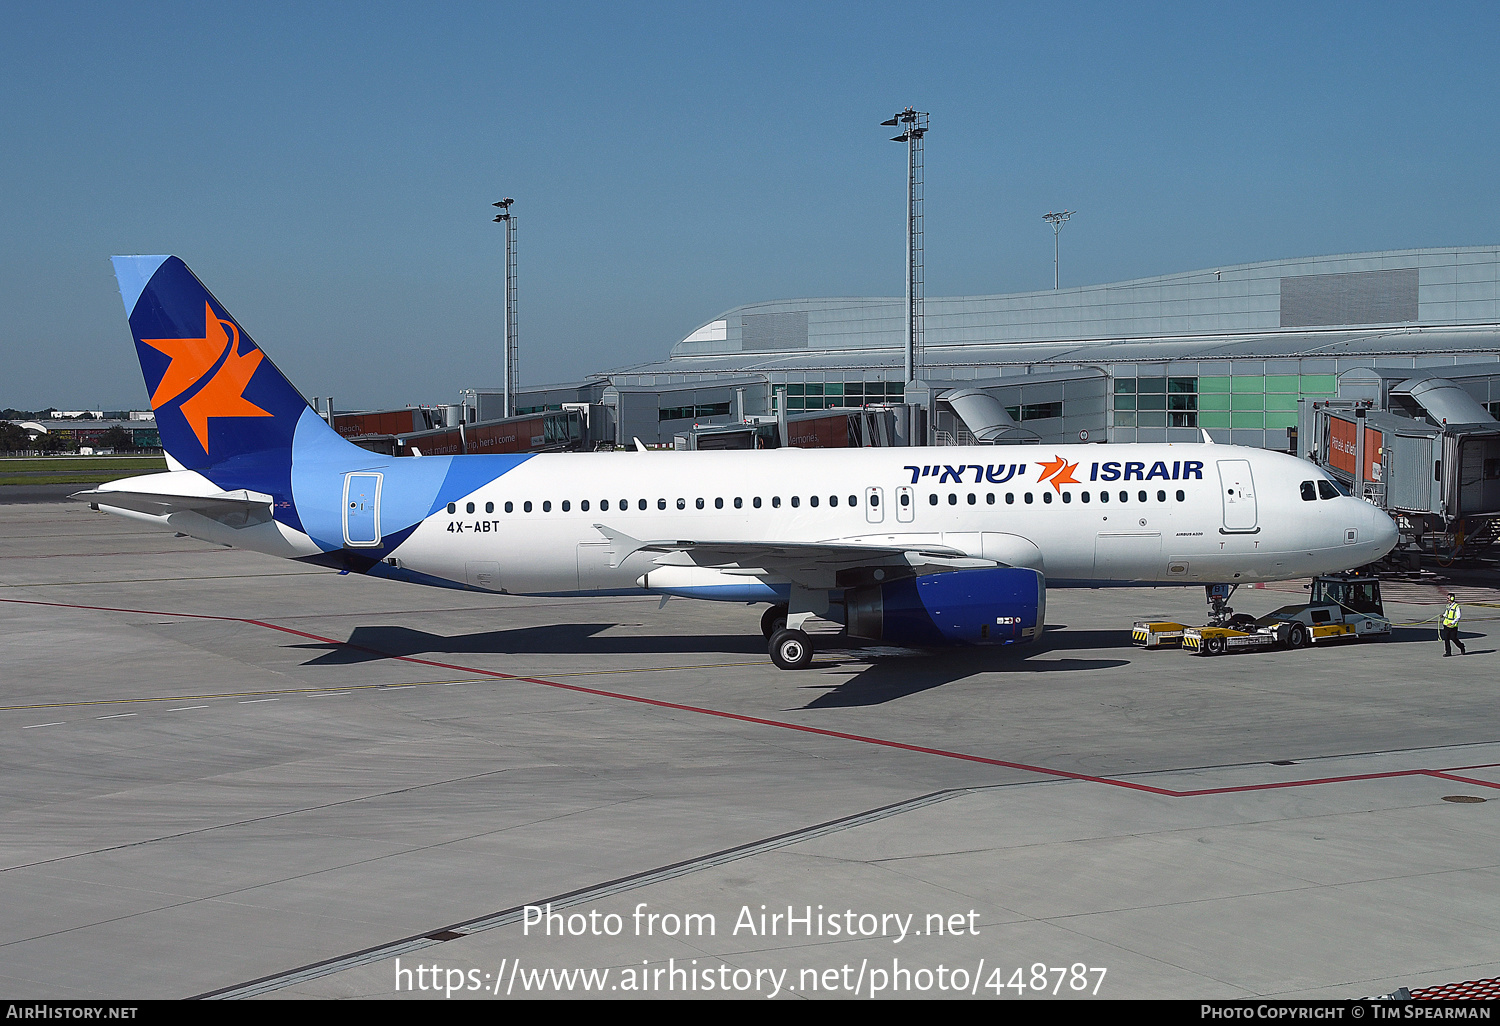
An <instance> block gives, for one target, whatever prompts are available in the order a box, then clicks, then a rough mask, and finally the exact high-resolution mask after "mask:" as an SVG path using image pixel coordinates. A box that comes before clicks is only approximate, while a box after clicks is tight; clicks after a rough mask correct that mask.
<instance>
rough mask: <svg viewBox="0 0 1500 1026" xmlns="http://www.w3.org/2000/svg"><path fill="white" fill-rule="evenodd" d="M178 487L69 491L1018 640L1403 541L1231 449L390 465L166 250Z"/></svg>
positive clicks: (795, 638)
mask: <svg viewBox="0 0 1500 1026" xmlns="http://www.w3.org/2000/svg"><path fill="white" fill-rule="evenodd" d="M114 265H115V271H116V277H117V279H118V281H119V286H120V293H121V296H122V298H123V299H124V302H125V311H126V315H127V317H128V318H129V322H130V329H131V334H132V335H133V336H134V338H135V346H136V353H137V356H138V357H139V360H140V365H141V371H142V374H143V375H144V377H145V382H146V388H147V390H148V391H149V393H150V399H151V406H152V409H154V410H155V411H156V421H157V427H158V430H159V432H160V435H161V440H162V445H163V448H164V449H165V451H166V454H167V461H168V466H169V467H170V469H169V470H168V471H167V472H165V473H158V474H147V475H143V476H138V477H131V478H125V479H122V480H119V481H114V482H110V483H107V484H103V485H100V486H98V487H97V488H94V489H91V490H88V491H83V492H80V493H78V494H77V495H75V496H74V497H75V498H77V499H80V500H82V501H86V502H89V503H91V504H92V505H93V506H94V507H95V508H97V509H100V510H103V511H106V512H109V513H114V514H119V515H121V516H126V517H132V518H134V519H137V520H141V521H146V522H149V523H152V524H155V525H158V526H160V527H163V528H165V529H168V530H171V531H175V532H180V533H182V534H185V535H189V536H191V537H194V538H199V539H202V540H205V541H209V542H215V543H220V544H225V545H232V546H237V547H243V548H247V549H252V550H255V551H258V552H263V553H268V554H271V555H275V556H284V557H287V558H290V559H295V560H301V561H303V562H306V563H313V564H318V565H321V566H327V567H333V568H337V569H338V570H340V571H344V572H348V573H359V574H364V575H367V576H371V577H383V578H389V579H391V580H397V581H407V582H411V583H415V584H423V585H433V586H437V587H444V588H458V589H467V590H471V591H479V592H492V593H501V594H513V595H556V596H565V595H566V596H579V595H585V596H603V595H627V594H635V595H640V594H652V595H660V596H662V597H663V599H662V600H663V602H665V601H666V598H667V597H670V596H684V597H690V598H699V599H710V600H718V601H726V602H738V603H745V604H765V605H766V606H767V609H766V610H765V611H764V615H763V616H762V617H761V630H762V632H763V633H764V634H765V635H766V637H767V639H768V647H769V652H770V656H771V659H772V661H773V662H774V663H775V664H776V665H777V666H778V667H781V668H782V669H801V668H804V667H806V666H808V665H810V663H811V662H812V659H813V654H814V641H813V637H814V636H815V634H816V631H815V630H814V632H813V633H809V630H808V628H809V627H814V626H815V625H822V626H823V627H824V628H825V629H826V628H827V626H828V625H829V624H830V623H831V624H832V625H841V627H842V631H843V633H845V634H846V635H847V636H848V637H849V638H852V639H858V640H863V641H867V642H874V643H886V644H893V645H899V646H911V647H926V646H937V645H947V644H959V645H965V644H967V645H1026V644H1031V643H1034V642H1035V641H1036V640H1037V639H1038V638H1039V637H1040V636H1041V634H1042V631H1043V628H1044V625H1045V614H1046V596H1047V589H1048V588H1049V587H1052V588H1058V587H1061V588H1098V587H1121V586H1142V585H1187V584H1199V585H1204V586H1212V585H1222V584H1234V585H1238V584H1245V583H1251V582H1259V581H1275V580H1286V579H1294V578H1300V577H1309V576H1313V575H1316V574H1322V573H1327V572H1331V571H1338V570H1344V569H1346V568H1350V567H1357V566H1361V565H1364V564H1367V563H1370V562H1372V561H1374V560H1376V559H1379V558H1380V557H1381V556H1383V555H1385V554H1386V553H1387V552H1388V551H1389V550H1390V549H1391V548H1392V547H1393V546H1394V544H1395V542H1396V526H1395V524H1394V523H1393V522H1392V520H1391V518H1390V517H1389V516H1387V515H1386V514H1385V513H1384V512H1382V511H1381V510H1380V509H1378V508H1377V507H1375V506H1373V505H1371V504H1369V503H1367V502H1364V501H1362V500H1360V499H1356V498H1351V497H1349V496H1346V495H1343V494H1342V493H1341V492H1339V490H1338V489H1337V488H1336V487H1335V486H1334V484H1333V482H1332V480H1331V479H1329V478H1328V477H1327V476H1326V475H1325V474H1324V473H1323V472H1322V471H1321V470H1319V469H1318V468H1316V467H1314V466H1312V465H1311V464H1309V463H1307V462H1306V461H1304V460H1301V459H1297V458H1294V457H1292V456H1289V455H1285V454H1282V453H1276V452H1271V451H1267V450H1261V449H1250V448H1242V447H1236V446H1230V445H1214V444H1211V443H1210V441H1209V440H1208V438H1207V435H1206V433H1205V436H1204V437H1205V443H1209V444H1205V443H1193V444H1181V443H1175V444H1120V445H1098V444H1095V445H1076V446H1058V447H1056V448H1037V447H1031V446H1027V447H1024V448H1023V447H1010V446H974V447H941V448H925V447H924V448H866V449H852V450H851V449H840V450H835V451H827V450H806V449H777V450H768V451H723V452H686V453H673V454H671V455H651V456H642V455H638V454H625V453H558V454H525V453H523V454H515V455H458V456H409V457H399V458H398V457H389V456H383V455H380V454H377V453H373V452H370V451H367V450H365V449H362V448H360V447H358V446H356V445H354V444H352V443H350V442H348V441H346V440H345V439H344V438H342V437H340V436H339V435H338V433H337V432H335V431H334V430H333V429H332V428H331V427H330V426H329V425H328V423H326V422H325V421H324V420H323V419H322V417H320V416H319V415H318V413H317V412H316V411H314V410H313V409H312V408H311V407H310V406H309V405H308V403H307V401H306V399H305V398H304V397H303V396H302V394H301V393H300V392H299V391H297V389H296V388H294V387H293V386H292V384H291V383H290V382H289V381H288V380H287V379H286V378H285V377H284V376H283V375H282V374H281V372H280V371H279V370H277V368H276V366H275V365H274V364H272V362H271V361H270V359H269V358H267V357H266V356H265V354H264V353H263V352H262V351H261V349H260V348H259V346H257V345H256V344H255V342H254V341H253V340H252V339H251V338H250V335H249V334H248V333H247V332H246V331H245V330H244V329H243V328H242V327H241V326H240V325H239V323H238V322H237V321H236V320H235V319H234V318H233V317H231V316H230V314H229V313H228V311H227V310H225V308H224V307H223V305H222V304H221V303H220V302H219V301H218V300H217V299H216V298H214V296H213V295H212V294H211V293H210V292H209V291H208V289H207V288H205V287H204V286H203V284H202V283H201V282H200V281H199V280H198V278H197V277H196V276H195V275H194V274H193V272H192V271H190V270H189V269H188V267H187V265H186V264H184V263H183V262H182V260H180V259H179V258H177V257H173V256H122V257H115V258H114Z"/></svg>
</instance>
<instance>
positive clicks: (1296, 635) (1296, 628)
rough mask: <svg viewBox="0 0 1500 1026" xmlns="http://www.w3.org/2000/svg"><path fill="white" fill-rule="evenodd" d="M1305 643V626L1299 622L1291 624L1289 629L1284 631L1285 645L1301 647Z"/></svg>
mask: <svg viewBox="0 0 1500 1026" xmlns="http://www.w3.org/2000/svg"><path fill="white" fill-rule="evenodd" d="M1306 644H1307V628H1305V627H1303V626H1302V625H1301V624H1300V623H1294V624H1292V626H1291V629H1290V630H1288V631H1287V632H1286V647H1287V648H1301V647H1302V646H1303V645H1306Z"/></svg>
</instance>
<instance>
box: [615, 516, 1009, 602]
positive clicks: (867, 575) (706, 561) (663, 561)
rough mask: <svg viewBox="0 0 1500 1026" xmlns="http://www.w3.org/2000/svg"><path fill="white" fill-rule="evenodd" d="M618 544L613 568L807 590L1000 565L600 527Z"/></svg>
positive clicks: (896, 548)
mask: <svg viewBox="0 0 1500 1026" xmlns="http://www.w3.org/2000/svg"><path fill="white" fill-rule="evenodd" d="M594 527H595V528H596V529H597V530H598V531H599V532H600V533H601V534H603V535H604V536H605V537H606V538H608V539H609V540H610V541H612V542H614V543H616V545H617V546H619V548H618V549H617V550H616V553H615V559H614V561H613V565H615V566H619V565H620V564H621V563H623V562H624V561H625V560H626V558H628V557H629V556H631V555H633V554H635V553H637V552H654V553H659V554H660V555H659V556H658V558H657V559H656V563H657V564H658V565H661V566H700V567H710V568H713V569H716V570H722V571H724V572H725V573H730V574H735V573H740V574H745V575H746V576H764V575H774V576H778V577H784V578H786V579H788V580H790V581H793V582H795V583H797V584H801V585H803V586H804V587H823V588H827V587H839V588H847V587H854V586H857V585H859V584H865V583H871V582H873V581H880V580H896V579H898V578H901V577H914V576H916V575H918V574H924V573H935V572H937V571H941V570H969V569H974V568H978V567H992V566H998V565H999V564H998V563H997V562H996V561H995V560H993V559H980V558H977V557H974V556H970V555H968V554H967V553H965V552H963V551H962V550H960V549H955V548H953V547H951V546H947V545H922V546H903V545H879V544H866V543H862V542H838V541H823V542H779V541H767V542H745V541H693V540H680V539H679V540H658V541H639V540H637V539H635V538H631V537H629V536H628V535H625V534H621V533H620V532H618V531H615V530H612V529H611V528H608V527H605V526H604V525H602V524H595V525H594Z"/></svg>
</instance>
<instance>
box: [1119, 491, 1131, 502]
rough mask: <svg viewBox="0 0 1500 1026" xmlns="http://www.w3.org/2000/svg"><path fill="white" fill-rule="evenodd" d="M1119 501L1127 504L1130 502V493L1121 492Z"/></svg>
mask: <svg viewBox="0 0 1500 1026" xmlns="http://www.w3.org/2000/svg"><path fill="white" fill-rule="evenodd" d="M1120 501H1121V502H1129V501H1130V493H1129V492H1121V493H1120Z"/></svg>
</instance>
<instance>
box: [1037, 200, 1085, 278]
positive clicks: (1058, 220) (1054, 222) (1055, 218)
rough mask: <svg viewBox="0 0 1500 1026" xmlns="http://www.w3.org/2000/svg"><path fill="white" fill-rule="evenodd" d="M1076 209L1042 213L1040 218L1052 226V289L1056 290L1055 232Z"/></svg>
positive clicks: (1056, 232)
mask: <svg viewBox="0 0 1500 1026" xmlns="http://www.w3.org/2000/svg"><path fill="white" fill-rule="evenodd" d="M1076 213H1078V211H1076V210H1059V211H1057V212H1056V213H1053V214H1043V215H1042V220H1043V221H1046V222H1047V223H1048V224H1050V225H1051V226H1052V291H1054V292H1056V291H1057V234H1058V232H1060V231H1062V226H1063V222H1064V221H1066V220H1067V219H1068V218H1070V217H1072V216H1073V215H1074V214H1076Z"/></svg>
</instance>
